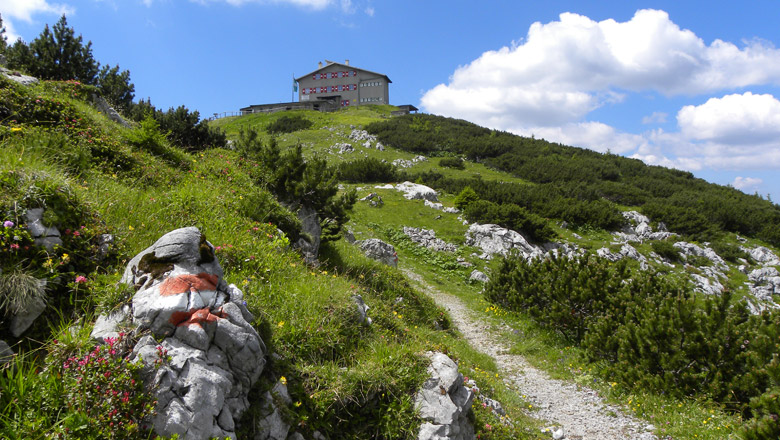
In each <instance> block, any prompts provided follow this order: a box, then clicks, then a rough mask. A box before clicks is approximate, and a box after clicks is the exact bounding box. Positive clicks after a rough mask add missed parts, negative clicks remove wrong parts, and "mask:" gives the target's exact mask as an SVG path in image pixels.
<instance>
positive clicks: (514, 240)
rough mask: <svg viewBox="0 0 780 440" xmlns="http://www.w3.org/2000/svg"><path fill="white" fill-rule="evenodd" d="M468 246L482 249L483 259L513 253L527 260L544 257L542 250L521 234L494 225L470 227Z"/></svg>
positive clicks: (476, 224) (467, 233)
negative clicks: (517, 253)
mask: <svg viewBox="0 0 780 440" xmlns="http://www.w3.org/2000/svg"><path fill="white" fill-rule="evenodd" d="M466 244H467V245H469V246H477V247H479V248H480V249H482V252H483V255H482V256H481V258H490V257H492V256H493V255H495V254H500V255H504V256H506V255H509V254H510V253H512V252H519V253H520V255H521V256H522V257H523V258H525V259H529V258H535V257H538V256H541V255H542V251H541V249H539V248H538V247H537V246H534V245H532V244H530V243H528V241H527V240H526V239H525V238H524V237H523V236H522V235H520V234H519V233H517V232H515V231H513V230H511V229H506V228H502V227H501V226H498V225H493V224H486V225H481V224H478V223H474V224H472V225H471V226H469V229H468V231H466Z"/></svg>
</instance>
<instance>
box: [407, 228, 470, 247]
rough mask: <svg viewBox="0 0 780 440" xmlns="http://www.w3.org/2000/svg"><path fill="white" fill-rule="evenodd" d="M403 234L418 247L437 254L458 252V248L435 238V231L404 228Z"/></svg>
mask: <svg viewBox="0 0 780 440" xmlns="http://www.w3.org/2000/svg"><path fill="white" fill-rule="evenodd" d="M404 234H406V236H407V237H409V239H410V240H412V241H413V242H415V243H417V244H419V245H420V246H422V247H426V248H428V249H431V250H434V251H437V252H455V251H457V250H458V247H457V246H455V245H454V244H450V243H447V242H446V241H444V240H442V239H440V238H436V231H434V230H433V229H421V228H411V227H408V226H404Z"/></svg>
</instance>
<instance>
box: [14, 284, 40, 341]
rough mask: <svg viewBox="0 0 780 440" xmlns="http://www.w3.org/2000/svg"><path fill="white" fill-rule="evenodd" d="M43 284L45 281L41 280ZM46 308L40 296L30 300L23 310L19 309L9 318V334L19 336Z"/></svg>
mask: <svg viewBox="0 0 780 440" xmlns="http://www.w3.org/2000/svg"><path fill="white" fill-rule="evenodd" d="M41 282H42V283H44V285H45V281H41ZM44 310H46V303H45V302H43V300H42V299H40V298H35V299H34V300H32V301H30V302H29V303H28V304H27V306H26V307H25V308H24V310H21V311H19V313H17V314H15V315H14V316H13V317H12V318H11V326H10V330H11V334H12V335H14V337H15V338H18V337H19V336H21V335H22V334H23V333H24V332H26V331H27V329H28V328H30V326H31V325H33V323H34V322H35V320H36V319H38V317H39V316H41V314H42V313H43V311H44Z"/></svg>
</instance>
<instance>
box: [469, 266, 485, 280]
mask: <svg viewBox="0 0 780 440" xmlns="http://www.w3.org/2000/svg"><path fill="white" fill-rule="evenodd" d="M469 281H479V282H480V283H487V282H488V281H490V278H488V276H487V275H485V274H484V272H480V271H478V270H476V269H474V270H473V271H471V275H469Z"/></svg>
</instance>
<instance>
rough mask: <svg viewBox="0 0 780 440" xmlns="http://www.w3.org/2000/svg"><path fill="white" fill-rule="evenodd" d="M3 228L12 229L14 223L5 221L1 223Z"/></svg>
mask: <svg viewBox="0 0 780 440" xmlns="http://www.w3.org/2000/svg"><path fill="white" fill-rule="evenodd" d="M3 226H5V227H6V228H13V227H14V222H12V221H11V220H6V221H4V222H3Z"/></svg>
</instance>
